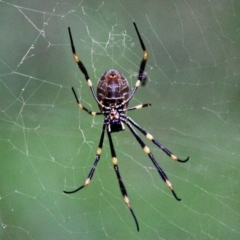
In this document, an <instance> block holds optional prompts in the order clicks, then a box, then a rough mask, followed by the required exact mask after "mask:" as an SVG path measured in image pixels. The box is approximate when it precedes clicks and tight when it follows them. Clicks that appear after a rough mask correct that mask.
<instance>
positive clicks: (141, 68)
mask: <svg viewBox="0 0 240 240" xmlns="http://www.w3.org/2000/svg"><path fill="white" fill-rule="evenodd" d="M133 25H134V27H135V30H136V32H137V35H138V39H139V42H140V44H141V47H142V50H143V58H142V61H141V63H140V66H139V72H138V80H137V82H136V83H135V86H134V87H133V89H132V91H131V94H130V96H129V97H128V99H126V100H125V101H123V102H122V106H124V105H125V104H126V103H128V102H129V101H130V100H131V99H132V98H133V96H134V94H135V92H136V90H137V89H138V87H139V86H140V85H141V83H142V82H144V81H145V80H144V78H145V73H144V70H145V67H146V63H147V59H148V53H147V50H146V47H145V44H144V42H143V40H142V37H141V35H140V33H139V31H138V28H137V24H136V23H135V22H133Z"/></svg>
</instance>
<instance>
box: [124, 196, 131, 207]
mask: <svg viewBox="0 0 240 240" xmlns="http://www.w3.org/2000/svg"><path fill="white" fill-rule="evenodd" d="M124 202H125V203H126V205H127V206H128V208H130V207H131V206H130V201H129V198H128V197H127V196H126V195H125V196H124Z"/></svg>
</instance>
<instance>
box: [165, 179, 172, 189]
mask: <svg viewBox="0 0 240 240" xmlns="http://www.w3.org/2000/svg"><path fill="white" fill-rule="evenodd" d="M166 184H167V186H168V187H169V188H170V189H171V190H173V186H172V184H171V183H170V181H169V180H166Z"/></svg>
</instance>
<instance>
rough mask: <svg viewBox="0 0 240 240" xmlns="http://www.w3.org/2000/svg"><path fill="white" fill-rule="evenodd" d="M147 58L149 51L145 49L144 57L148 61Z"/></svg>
mask: <svg viewBox="0 0 240 240" xmlns="http://www.w3.org/2000/svg"><path fill="white" fill-rule="evenodd" d="M147 58H148V53H147V51H146V50H145V51H144V52H143V59H144V60H145V61H147Z"/></svg>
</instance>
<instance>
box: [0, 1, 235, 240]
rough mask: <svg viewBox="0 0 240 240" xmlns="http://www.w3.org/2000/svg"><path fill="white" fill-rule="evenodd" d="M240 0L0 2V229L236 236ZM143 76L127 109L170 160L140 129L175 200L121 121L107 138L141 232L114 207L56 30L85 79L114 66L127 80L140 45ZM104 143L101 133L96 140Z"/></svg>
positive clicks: (22, 234)
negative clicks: (146, 54)
mask: <svg viewBox="0 0 240 240" xmlns="http://www.w3.org/2000/svg"><path fill="white" fill-rule="evenodd" d="M239 14H240V3H239V1H237V0H232V1H226V0H221V1H220V0H218V1H213V0H209V1H197V0H192V1H190V0H186V1H176V0H155V1H153V0H152V1H144V0H141V1H133V0H132V1H127V0H124V1H121V0H111V1H110V0H107V1H84V0H83V1H73V0H71V1H61V0H60V1H57V0H51V1H39V0H34V1H27V0H26V1H24V0H21V1H16V0H15V1H14V0H11V1H0V26H1V27H0V52H1V54H0V97H1V101H0V107H1V111H0V184H1V186H0V238H1V239H240V190H239V175H240V171H239V169H240V168H239V167H240V160H239V159H240V154H239V143H240V111H239V100H240V95H239V94H240V91H239V89H240V86H239V76H240V65H239V63H240V61H239V56H240V38H239V37H240V18H239ZM133 21H136V23H137V24H138V28H139V31H140V33H141V34H142V37H143V40H144V42H145V44H146V47H147V49H148V52H149V61H148V64H147V68H146V71H147V73H148V83H147V85H146V86H145V87H140V88H139V89H138V91H137V93H136V95H135V97H134V99H133V100H132V101H131V104H130V106H134V105H136V104H139V103H142V102H143V103H146V102H150V103H152V105H153V106H152V107H151V108H147V109H146V108H145V109H142V110H138V111H134V112H131V113H129V115H130V116H131V117H132V118H133V119H134V120H135V121H137V122H138V123H139V124H140V125H141V126H143V127H144V128H146V129H147V130H148V131H149V132H150V133H152V134H153V135H154V136H155V137H156V138H157V139H158V140H159V141H160V142H161V143H162V144H164V145H165V146H166V147H167V148H169V149H170V150H171V151H172V152H173V153H174V154H176V155H177V156H179V157H180V158H185V157H187V156H190V157H191V158H190V161H189V162H187V163H185V164H182V163H177V162H174V161H172V160H171V159H170V158H168V157H167V156H166V155H165V154H164V153H162V152H161V151H160V150H159V149H158V148H157V147H156V146H154V145H153V144H152V143H151V142H149V141H148V140H147V139H145V138H144V136H143V139H144V141H145V142H146V143H147V145H148V146H149V147H150V148H151V151H152V152H153V154H154V156H155V157H156V159H157V161H158V162H159V164H160V165H161V166H162V168H163V169H164V170H165V172H166V173H167V175H168V177H169V179H170V181H171V182H172V184H173V186H174V189H175V191H176V193H177V194H178V196H179V197H180V198H182V201H181V202H178V201H176V200H175V199H174V198H173V196H172V194H171V192H170V190H169V189H168V188H167V187H166V185H165V184H164V183H163V182H162V180H161V178H160V176H159V175H158V173H157V171H156V170H155V168H154V166H153V165H152V163H151V161H150V160H149V159H148V157H147V156H146V154H145V153H144V152H143V151H142V149H141V148H140V147H139V145H138V143H137V142H136V141H135V139H134V137H133V136H132V135H131V133H130V132H129V131H128V130H126V131H124V132H120V133H117V134H114V135H113V140H114V144H115V148H116V151H117V156H118V160H119V167H120V171H121V174H122V178H123V180H124V183H125V185H126V188H127V190H128V194H129V198H130V201H131V205H132V207H133V210H134V211H135V214H136V216H137V218H138V221H139V225H140V232H137V231H136V226H135V224H134V221H133V219H132V216H131V214H130V212H129V210H128V209H127V208H126V206H125V204H124V202H123V199H122V196H121V193H120V191H119V186H118V182H117V179H116V176H115V173H114V170H113V167H112V163H111V155H110V151H109V146H108V141H105V143H104V147H103V153H102V156H101V160H100V162H99V165H98V167H97V170H96V172H95V175H94V178H93V180H92V182H91V184H90V186H89V187H87V188H86V189H84V190H82V191H80V192H78V193H75V194H73V195H65V194H63V190H72V189H74V188H76V187H78V186H80V185H81V184H82V183H83V182H84V181H85V179H86V177H87V174H88V172H89V170H90V168H91V166H92V163H93V161H94V156H95V153H96V149H97V146H98V141H99V138H100V132H101V124H102V120H103V119H102V116H98V117H95V118H92V117H91V116H89V115H87V114H86V113H85V112H83V111H81V110H79V109H78V107H77V105H76V102H75V99H74V96H73V94H72V92H71V87H72V86H74V87H75V89H77V92H78V95H79V98H80V100H81V103H82V104H84V105H85V106H86V107H88V108H90V109H94V110H97V104H96V103H95V102H94V100H93V98H92V96H91V92H90V91H89V88H88V86H87V84H86V83H85V79H84V76H83V75H82V74H81V72H80V71H79V69H78V68H77V66H76V64H75V62H74V60H73V58H72V54H71V48H70V44H69V36H68V32H67V27H68V26H71V29H72V34H73V38H74V42H75V45H76V49H77V52H78V54H79V56H80V57H81V59H83V61H84V63H85V65H86V67H87V69H88V72H89V75H90V77H91V79H92V81H93V84H94V86H96V84H97V81H98V78H99V77H100V76H101V74H102V73H103V72H104V71H105V70H107V69H109V68H115V69H118V70H119V71H121V72H122V73H123V74H124V75H125V76H126V77H127V78H128V81H129V84H130V85H131V86H133V85H134V84H135V82H136V74H137V72H138V67H139V64H140V60H141V57H142V51H141V47H140V44H139V42H138V38H137V35H136V32H135V30H134V27H133V25H132V22H133ZM105 140H107V139H105Z"/></svg>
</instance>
